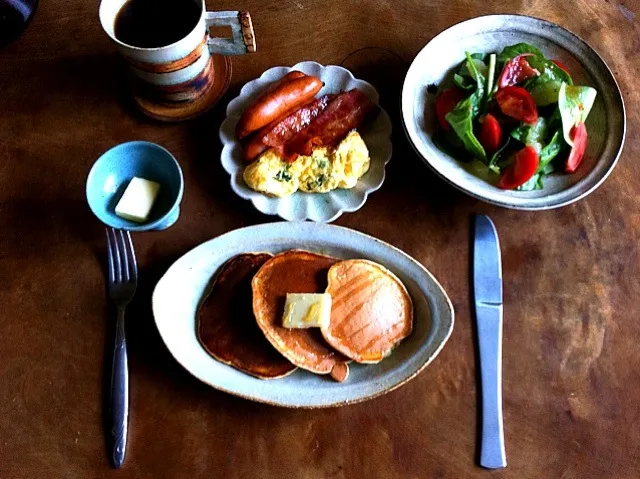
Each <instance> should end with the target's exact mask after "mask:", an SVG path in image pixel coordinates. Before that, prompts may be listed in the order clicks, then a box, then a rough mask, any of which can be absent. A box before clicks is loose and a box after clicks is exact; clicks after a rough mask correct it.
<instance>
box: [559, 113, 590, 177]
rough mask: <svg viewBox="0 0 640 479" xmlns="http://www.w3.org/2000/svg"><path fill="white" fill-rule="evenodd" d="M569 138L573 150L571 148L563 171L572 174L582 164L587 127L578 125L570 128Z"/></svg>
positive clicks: (581, 124)
mask: <svg viewBox="0 0 640 479" xmlns="http://www.w3.org/2000/svg"><path fill="white" fill-rule="evenodd" d="M569 136H570V137H571V139H572V140H573V148H571V153H569V158H567V164H566V165H565V167H564V171H566V172H567V173H573V172H574V171H576V170H577V169H578V166H580V163H582V158H583V157H584V152H585V150H586V149H587V127H586V126H585V125H584V123H578V124H577V125H576V126H574V127H573V128H571V131H570V132H569Z"/></svg>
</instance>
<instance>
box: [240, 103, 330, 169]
mask: <svg viewBox="0 0 640 479" xmlns="http://www.w3.org/2000/svg"><path fill="white" fill-rule="evenodd" d="M334 98H335V95H324V96H322V97H320V98H317V99H315V100H313V101H311V102H309V103H307V104H306V105H304V106H302V107H300V108H298V109H297V110H295V111H294V112H293V113H290V114H289V115H287V116H285V117H284V118H281V119H278V120H276V121H274V122H271V123H269V124H268V125H267V126H265V127H264V128H261V129H260V130H259V131H258V132H257V133H256V134H255V135H253V136H252V137H251V138H250V139H249V141H248V142H247V143H246V144H245V146H244V155H245V159H246V160H247V161H253V160H255V159H256V158H257V157H258V156H260V155H261V154H262V153H263V152H264V151H265V150H267V149H268V148H269V147H273V148H282V147H283V146H284V145H285V143H286V142H287V141H289V140H290V139H291V138H292V137H293V136H294V135H295V134H296V133H298V132H300V131H301V130H303V129H304V128H306V127H307V126H308V125H309V123H311V121H312V120H313V119H314V118H316V117H317V116H318V115H320V113H322V112H323V111H324V109H325V108H326V107H327V105H328V104H329V103H330V102H331V101H332V100H333V99H334Z"/></svg>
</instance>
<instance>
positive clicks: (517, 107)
mask: <svg viewBox="0 0 640 479" xmlns="http://www.w3.org/2000/svg"><path fill="white" fill-rule="evenodd" d="M496 101H497V102H498V106H499V107H500V109H501V110H502V113H504V114H505V115H507V116H510V117H511V118H515V119H516V120H520V121H524V122H525V123H529V124H530V125H533V124H535V122H536V121H538V109H537V108H536V102H535V101H533V97H532V96H531V94H530V93H529V92H528V91H527V90H525V89H524V88H522V87H519V86H508V87H504V88H501V89H500V90H498V91H497V93H496Z"/></svg>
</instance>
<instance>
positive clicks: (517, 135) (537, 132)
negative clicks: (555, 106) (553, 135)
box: [511, 116, 547, 153]
mask: <svg viewBox="0 0 640 479" xmlns="http://www.w3.org/2000/svg"><path fill="white" fill-rule="evenodd" d="M546 136H547V120H546V119H545V118H544V117H542V116H540V117H538V121H537V122H536V123H535V124H534V125H526V124H523V125H520V126H519V127H518V128H516V129H514V130H513V131H512V132H511V137H512V138H514V139H516V140H518V141H520V142H522V143H524V144H525V145H530V146H532V147H534V148H535V149H536V151H537V152H538V153H540V150H542V147H543V144H544V139H545V138H546Z"/></svg>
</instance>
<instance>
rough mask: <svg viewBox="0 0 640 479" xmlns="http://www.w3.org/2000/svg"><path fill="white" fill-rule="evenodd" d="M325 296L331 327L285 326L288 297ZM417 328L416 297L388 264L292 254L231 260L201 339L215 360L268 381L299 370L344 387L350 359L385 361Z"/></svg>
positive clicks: (203, 317)
mask: <svg viewBox="0 0 640 479" xmlns="http://www.w3.org/2000/svg"><path fill="white" fill-rule="evenodd" d="M325 292H326V293H328V294H330V295H331V298H332V307H331V313H330V320H329V321H328V322H327V323H326V324H322V326H321V327H317V328H306V329H291V328H287V327H284V326H283V312H284V309H285V299H286V297H287V294H291V293H325ZM412 327H413V306H412V303H411V298H410V296H409V294H408V292H407V290H406V288H405V287H404V285H403V284H402V282H401V281H400V280H399V279H398V278H397V277H396V276H395V275H394V274H393V273H391V272H390V271H388V270H387V269H386V268H384V267H383V266H381V265H379V264H377V263H374V262H371V261H367V260H360V259H355V260H346V261H342V260H339V259H336V258H332V257H330V256H324V255H320V254H316V253H311V252H308V251H301V250H292V251H285V252H283V253H280V254H277V255H275V256H271V255H270V254H266V253H262V254H253V253H249V254H242V255H239V256H236V257H234V258H232V259H231V260H229V261H228V262H227V263H226V264H225V265H224V266H223V267H222V268H221V270H220V272H219V273H218V275H217V276H216V278H215V279H214V283H213V286H212V289H211V292H210V294H209V296H208V297H207V298H206V300H205V301H204V303H203V305H202V308H201V310H200V317H199V324H198V337H199V339H200V342H201V343H202V345H203V346H204V347H205V349H206V350H207V351H208V352H209V353H210V354H211V355H212V356H214V357H215V358H216V359H218V360H220V361H222V362H224V363H226V364H229V365H231V366H233V367H235V368H237V369H240V370H242V371H245V372H247V373H248V374H251V375H253V376H256V377H259V378H262V379H272V378H278V377H282V376H285V375H287V374H290V373H291V372H292V371H293V370H294V369H295V368H296V366H297V367H300V368H302V369H306V370H307V371H311V372H312V373H315V374H329V375H330V376H331V377H332V378H333V379H335V380H336V381H344V380H345V379H347V376H348V374H349V366H348V363H349V362H350V361H352V360H353V361H356V362H358V363H377V362H379V361H381V360H382V359H384V358H385V357H387V356H388V355H389V354H390V353H391V351H392V350H393V348H394V347H395V346H397V344H398V343H399V342H400V341H402V340H403V339H404V338H406V337H407V336H408V335H409V334H411V330H412Z"/></svg>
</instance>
